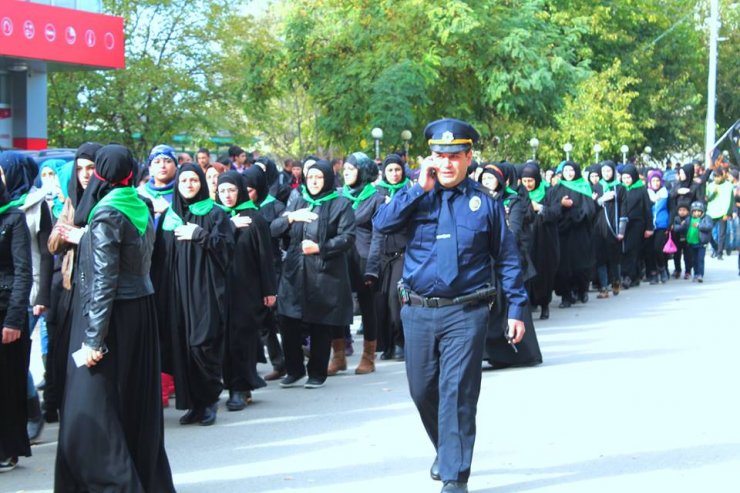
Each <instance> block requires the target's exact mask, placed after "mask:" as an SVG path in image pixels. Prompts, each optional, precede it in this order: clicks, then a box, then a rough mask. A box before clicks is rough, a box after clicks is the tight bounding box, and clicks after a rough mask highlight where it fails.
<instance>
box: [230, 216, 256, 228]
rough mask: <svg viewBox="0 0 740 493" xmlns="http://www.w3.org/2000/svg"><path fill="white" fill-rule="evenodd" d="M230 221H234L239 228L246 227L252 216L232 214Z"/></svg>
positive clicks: (250, 222)
mask: <svg viewBox="0 0 740 493" xmlns="http://www.w3.org/2000/svg"><path fill="white" fill-rule="evenodd" d="M231 222H232V223H234V226H236V227H237V228H239V229H242V228H246V227H248V226H249V225H250V224H252V218H251V217H249V216H234V217H232V218H231Z"/></svg>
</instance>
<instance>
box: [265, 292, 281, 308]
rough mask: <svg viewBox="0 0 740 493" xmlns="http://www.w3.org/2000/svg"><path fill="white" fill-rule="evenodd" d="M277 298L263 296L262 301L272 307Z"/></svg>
mask: <svg viewBox="0 0 740 493" xmlns="http://www.w3.org/2000/svg"><path fill="white" fill-rule="evenodd" d="M276 300H277V296H275V295H272V296H265V297H264V298H262V302H263V303H264V304H265V306H266V307H267V308H272V307H273V306H274V305H275V301H276Z"/></svg>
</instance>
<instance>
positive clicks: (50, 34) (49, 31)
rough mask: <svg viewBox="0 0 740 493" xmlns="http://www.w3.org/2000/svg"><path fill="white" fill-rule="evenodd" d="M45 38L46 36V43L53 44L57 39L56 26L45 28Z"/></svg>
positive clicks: (50, 25) (49, 25)
mask: <svg viewBox="0 0 740 493" xmlns="http://www.w3.org/2000/svg"><path fill="white" fill-rule="evenodd" d="M44 36H46V41H48V42H49V43H53V42H54V40H55V39H57V28H56V27H54V24H47V25H46V27H44Z"/></svg>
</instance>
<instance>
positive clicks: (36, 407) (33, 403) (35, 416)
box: [26, 394, 44, 445]
mask: <svg viewBox="0 0 740 493" xmlns="http://www.w3.org/2000/svg"><path fill="white" fill-rule="evenodd" d="M27 406H28V422H27V424H26V432H27V433H28V440H29V441H30V442H31V445H33V444H36V443H39V442H40V441H41V440H40V437H41V432H42V431H44V419H43V418H42V417H41V403H40V402H39V395H38V394H36V395H35V396H33V397H31V398H30V399H28V402H27Z"/></svg>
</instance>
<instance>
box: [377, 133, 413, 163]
mask: <svg viewBox="0 0 740 493" xmlns="http://www.w3.org/2000/svg"><path fill="white" fill-rule="evenodd" d="M381 135H382V132H381ZM401 140H403V150H404V151H406V162H409V140H411V130H404V131H402V132H401Z"/></svg>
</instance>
